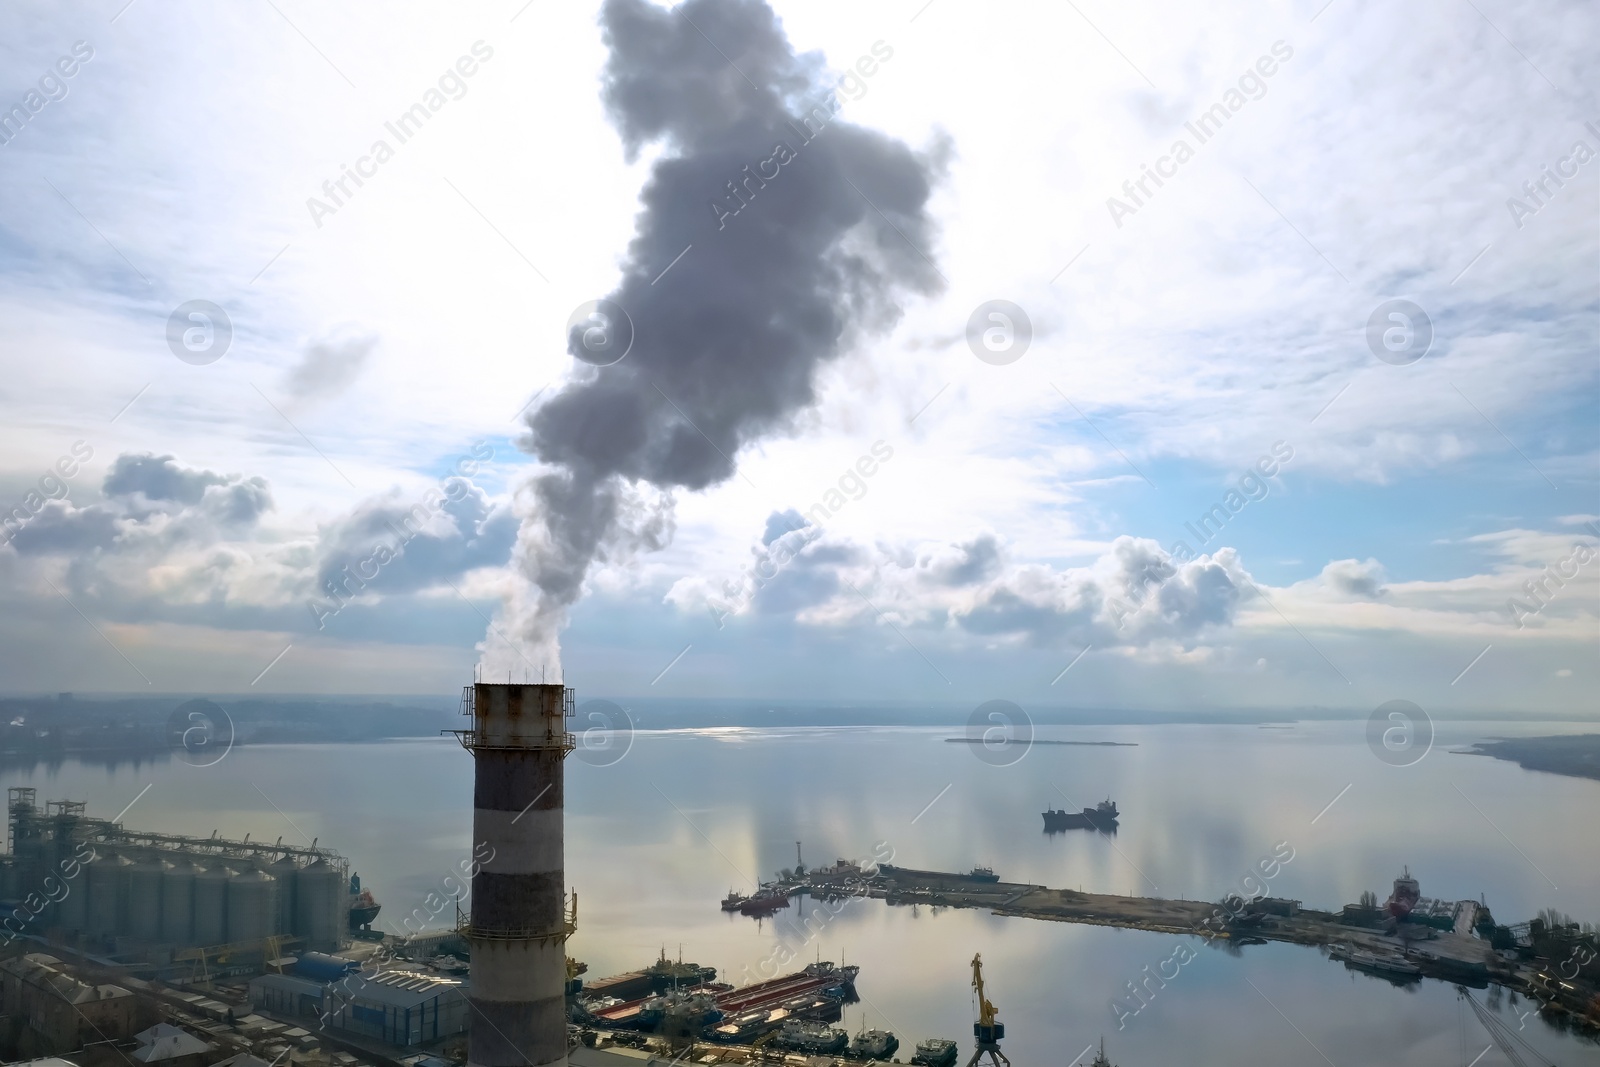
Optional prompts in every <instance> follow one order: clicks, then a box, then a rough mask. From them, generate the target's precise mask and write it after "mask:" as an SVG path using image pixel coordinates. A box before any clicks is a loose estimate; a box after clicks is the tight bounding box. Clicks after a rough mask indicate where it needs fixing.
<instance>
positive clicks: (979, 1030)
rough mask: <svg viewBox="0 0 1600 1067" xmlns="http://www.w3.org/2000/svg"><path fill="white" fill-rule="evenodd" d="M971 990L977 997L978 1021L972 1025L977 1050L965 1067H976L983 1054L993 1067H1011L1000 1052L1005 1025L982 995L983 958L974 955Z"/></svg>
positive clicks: (973, 1051) (986, 998)
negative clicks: (1002, 1065) (985, 1054)
mask: <svg viewBox="0 0 1600 1067" xmlns="http://www.w3.org/2000/svg"><path fill="white" fill-rule="evenodd" d="M972 989H973V992H975V993H976V994H977V997H978V1021H977V1022H975V1023H973V1024H972V1036H973V1037H975V1038H977V1046H978V1047H977V1048H975V1049H973V1050H972V1058H971V1059H970V1060H968V1061H967V1067H977V1064H978V1061H979V1060H980V1059H982V1058H983V1054H984V1053H985V1052H987V1053H988V1054H989V1062H990V1063H992V1064H993V1065H994V1067H1000V1065H1001V1064H1002V1063H1004V1064H1005V1067H1011V1061H1010V1060H1009V1059H1007V1058H1006V1054H1005V1053H1004V1052H1001V1051H1000V1039H1001V1038H1003V1037H1005V1036H1006V1024H1005V1023H1003V1022H1000V1021H999V1020H998V1019H996V1018H995V1016H996V1015H998V1014H999V1013H998V1012H997V1011H996V1010H995V1006H994V1005H993V1004H991V1003H990V1002H989V998H988V997H986V996H984V995H983V957H982V956H981V955H978V954H974V955H973V957H972Z"/></svg>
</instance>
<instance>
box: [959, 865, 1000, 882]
mask: <svg viewBox="0 0 1600 1067" xmlns="http://www.w3.org/2000/svg"><path fill="white" fill-rule="evenodd" d="M967 877H968V878H970V879H972V880H973V881H974V882H998V881H999V880H1000V876H999V875H998V874H995V873H994V868H993V867H974V868H972V873H971V874H969V875H967Z"/></svg>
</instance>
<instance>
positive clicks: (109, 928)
mask: <svg viewBox="0 0 1600 1067" xmlns="http://www.w3.org/2000/svg"><path fill="white" fill-rule="evenodd" d="M132 866H133V864H132V863H131V862H130V861H129V860H128V859H127V858H125V857H123V856H119V855H117V854H115V853H108V854H106V855H103V856H100V857H99V858H98V859H96V860H95V861H94V862H93V863H91V864H89V922H88V930H89V932H90V933H92V934H115V933H120V932H121V931H122V930H123V929H124V926H123V923H124V919H125V917H126V907H127V896H128V868H129V867H132Z"/></svg>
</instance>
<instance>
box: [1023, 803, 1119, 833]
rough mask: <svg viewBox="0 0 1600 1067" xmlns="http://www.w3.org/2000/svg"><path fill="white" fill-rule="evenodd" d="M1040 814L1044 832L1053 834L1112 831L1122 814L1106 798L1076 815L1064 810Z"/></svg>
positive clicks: (1048, 810)
mask: <svg viewBox="0 0 1600 1067" xmlns="http://www.w3.org/2000/svg"><path fill="white" fill-rule="evenodd" d="M1041 814H1042V815H1043V816H1044V832H1045V833H1047V834H1053V833H1056V832H1057V831H1060V830H1100V831H1114V830H1116V828H1117V819H1118V818H1119V817H1120V816H1121V814H1122V813H1121V812H1119V811H1118V810H1117V805H1116V802H1115V801H1113V800H1111V799H1110V798H1109V797H1108V798H1107V799H1105V800H1102V801H1101V802H1100V803H1098V804H1096V805H1095V806H1094V807H1092V808H1084V809H1083V811H1082V812H1080V813H1078V814H1073V813H1072V812H1070V811H1067V810H1066V809H1064V808H1063V809H1062V810H1060V811H1057V810H1055V809H1054V808H1046V809H1045V810H1044V811H1043V812H1042V813H1041Z"/></svg>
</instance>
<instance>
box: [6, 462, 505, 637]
mask: <svg viewBox="0 0 1600 1067" xmlns="http://www.w3.org/2000/svg"><path fill="white" fill-rule="evenodd" d="M272 507H273V500H272V488H271V486H270V485H269V484H268V482H267V481H266V479H264V478H261V477H258V476H251V475H244V474H219V473H217V472H214V471H210V470H204V469H195V468H189V467H185V466H183V465H182V464H180V463H179V462H178V461H177V460H176V459H175V458H174V457H173V456H155V455H145V454H126V455H122V456H119V457H117V459H116V460H115V461H114V462H113V463H112V465H111V469H110V471H109V472H108V474H107V476H106V479H105V481H104V483H103V485H102V499H101V500H99V501H98V502H95V503H91V504H87V505H85V506H81V507H80V506H77V505H75V504H73V503H72V502H71V501H68V500H56V501H51V502H50V503H48V504H46V505H45V507H43V508H42V509H41V510H40V511H39V512H38V514H36V515H34V516H33V517H32V518H31V519H30V520H29V521H28V522H27V523H26V525H23V526H21V528H20V529H17V530H16V531H15V532H14V534H13V535H12V537H11V540H10V546H11V550H10V552H9V553H4V555H6V556H9V557H10V558H11V559H13V560H22V561H27V562H28V563H29V567H28V569H19V568H17V567H9V568H7V576H8V577H10V578H12V579H14V580H16V581H17V583H18V586H19V589H20V591H21V592H22V595H27V593H26V590H27V589H28V588H29V587H30V586H31V581H30V576H31V574H33V573H36V572H38V571H39V570H41V569H42V570H43V571H44V572H46V573H51V572H53V575H52V579H51V580H52V581H53V582H55V583H56V584H57V585H58V586H61V587H64V588H65V589H66V590H67V591H68V592H69V593H70V594H71V595H72V598H73V600H74V602H75V603H80V604H82V605H84V608H85V610H90V609H94V610H97V611H98V612H100V613H101V614H103V615H104V616H106V617H109V618H121V619H137V620H139V621H143V622H149V621H153V620H161V621H180V622H200V623H204V624H206V625H211V626H216V627H220V628H237V629H256V628H271V629H282V630H288V629H303V628H304V627H305V626H306V625H307V624H308V623H309V622H310V621H312V619H313V616H312V615H308V614H307V612H306V610H305V605H306V603H307V602H308V601H311V600H313V599H322V598H326V597H328V596H330V595H333V591H335V590H337V591H338V592H339V594H340V595H341V596H346V597H348V596H349V595H351V594H353V593H357V592H359V593H361V594H362V595H364V596H366V597H368V598H382V597H395V596H404V595H407V594H413V593H425V592H428V591H430V590H433V589H435V588H441V587H443V584H444V583H445V582H454V581H455V580H457V579H459V578H460V577H461V576H463V575H465V574H467V573H468V572H470V571H473V570H476V569H478V568H480V567H495V566H504V565H505V564H506V563H507V562H508V560H509V558H510V554H511V548H512V544H513V542H514V540H515V537H516V529H517V520H516V517H515V516H514V515H513V513H512V511H511V508H510V507H509V505H507V504H505V503H503V502H500V503H497V502H495V501H493V500H491V499H490V498H489V497H488V495H487V494H486V493H485V492H484V490H483V489H482V488H480V487H478V486H477V485H474V484H473V483H472V481H471V480H470V479H467V478H464V477H452V478H450V479H448V480H447V481H446V482H444V483H443V485H442V486H441V487H436V488H434V489H432V490H428V491H426V492H424V493H421V494H417V495H416V496H414V497H407V496H405V495H403V494H401V493H400V492H399V491H398V490H395V491H391V492H390V493H388V494H385V495H383V496H380V497H374V498H369V499H367V500H364V501H361V502H360V503H358V504H357V505H356V506H355V507H354V508H352V509H351V510H350V511H349V512H347V513H344V514H341V515H339V516H337V517H336V518H334V519H333V520H332V521H330V522H327V523H325V524H323V525H322V526H321V527H320V528H319V529H318V530H317V532H316V533H315V534H314V535H300V536H295V535H294V534H292V533H290V534H286V533H285V532H284V531H277V530H268V529H264V528H263V527H262V519H263V517H264V516H265V515H266V514H267V513H268V512H269V511H271V510H272ZM378 546H383V549H384V552H385V557H384V560H383V564H382V566H380V567H376V568H374V567H372V560H373V556H374V552H375V549H376V548H377V547H378ZM352 575H359V577H356V578H352Z"/></svg>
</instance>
